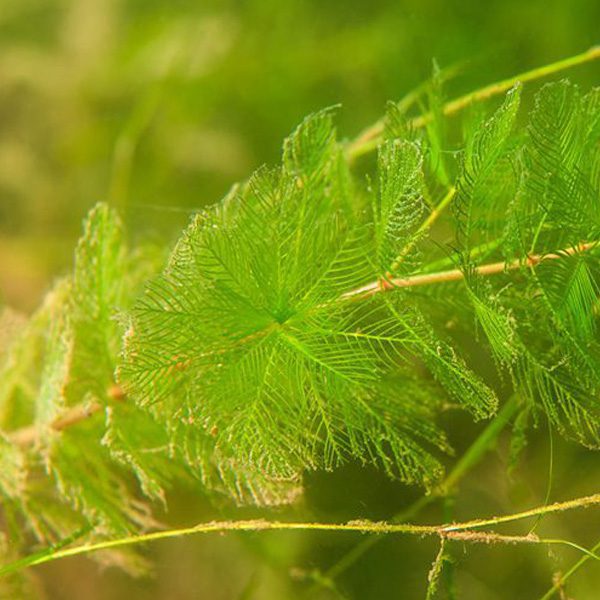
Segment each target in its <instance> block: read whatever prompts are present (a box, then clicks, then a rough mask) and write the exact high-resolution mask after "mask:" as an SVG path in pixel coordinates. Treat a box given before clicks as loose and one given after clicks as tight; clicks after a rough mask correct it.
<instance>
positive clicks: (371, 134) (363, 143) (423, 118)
mask: <svg viewBox="0 0 600 600" xmlns="http://www.w3.org/2000/svg"><path fill="white" fill-rule="evenodd" d="M597 58H600V46H593V47H592V48H590V49H589V50H586V51H585V52H582V53H581V54H576V55H575V56H570V57H569V58H565V59H563V60H559V61H556V62H553V63H550V64H548V65H544V66H542V67H537V68H535V69H531V70H529V71H524V72H523V73H519V74H518V75H515V76H514V77H509V78H508V79H502V80H501V81H496V82H495V83H491V84H489V85H486V86H485V87H482V88H480V89H477V90H475V91H473V92H470V93H468V94H465V95H464V96H460V97H458V98H455V99H454V100H451V101H450V102H448V103H446V104H444V106H443V107H442V113H443V114H444V115H446V116H448V115H452V114H454V113H457V112H459V111H460V110H462V109H463V108H466V107H467V106H469V105H470V104H473V103H474V102H479V101H481V100H487V99H489V98H491V97H493V96H497V95H499V94H502V93H503V92H506V91H507V90H509V89H510V88H511V87H513V85H515V84H516V83H517V82H521V83H526V82H528V81H533V80H536V79H541V78H542V77H547V76H548V75H553V74H554V73H558V72H560V71H564V70H566V69H570V68H572V67H575V66H577V65H581V64H584V63H586V62H590V61H592V60H596V59H597ZM432 119H433V115H432V113H431V112H428V113H425V114H424V115H420V116H418V117H415V118H414V119H411V120H410V121H409V127H411V128H415V129H418V128H421V127H424V126H425V125H427V123H429V122H431V120H432ZM383 130H384V122H383V121H377V122H376V123H375V124H373V125H371V126H370V127H368V128H367V129H365V130H364V131H363V132H362V133H360V134H359V135H358V137H357V138H356V139H355V140H354V141H353V142H351V143H350V144H349V145H348V147H347V149H346V155H347V157H348V160H350V161H351V162H352V161H353V160H355V159H356V158H358V157H359V156H362V155H363V154H367V153H369V152H371V151H372V150H375V148H377V145H378V144H379V142H380V141H381V136H382V134H383Z"/></svg>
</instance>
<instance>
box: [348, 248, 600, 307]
mask: <svg viewBox="0 0 600 600" xmlns="http://www.w3.org/2000/svg"><path fill="white" fill-rule="evenodd" d="M598 243H599V242H597V241H594V242H582V243H581V244H578V245H577V246H572V247H570V248H565V249H564V250H559V251H558V252H555V253H554V252H553V253H550V254H531V255H529V256H528V257H527V258H525V259H520V258H517V259H515V260H512V261H500V262H495V263H488V264H486V265H480V266H478V267H475V269H474V272H475V273H476V274H478V275H495V274H498V273H504V272H506V271H515V270H517V269H520V268H521V267H522V266H523V265H525V266H528V267H535V266H536V265H538V264H540V263H541V262H544V261H547V260H556V259H558V258H564V257H565V255H566V256H572V255H573V254H577V253H578V252H585V251H586V250H591V249H592V248H595V247H596V246H597V245H598ZM464 277H465V274H464V272H463V271H462V270H461V269H450V270H448V271H439V272H437V273H424V274H420V275H411V276H409V277H395V278H393V279H383V278H381V279H379V280H378V281H373V282H371V283H367V284H366V285H363V286H361V287H359V288H356V289H354V290H351V291H349V292H346V293H345V294H342V296H341V299H348V298H355V297H358V298H365V297H368V296H374V295H375V294H378V293H380V292H386V291H389V290H394V289H399V288H407V287H416V286H422V285H431V284H434V283H447V282H449V281H460V280H462V279H464Z"/></svg>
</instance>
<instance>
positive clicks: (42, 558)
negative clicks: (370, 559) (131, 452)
mask: <svg viewBox="0 0 600 600" xmlns="http://www.w3.org/2000/svg"><path fill="white" fill-rule="evenodd" d="M599 504H600V493H599V494H593V495H591V496H584V497H582V498H576V499H574V500H568V501H566V502H556V503H554V504H548V505H545V506H540V507H537V508H532V509H529V510H525V511H521V512H517V513H513V514H510V515H504V516H500V517H491V518H489V519H475V520H472V521H465V522H463V523H444V524H442V525H411V524H407V523H399V524H398V523H386V522H374V521H363V520H359V521H349V522H347V523H302V522H283V521H266V520H263V519H255V520H244V521H212V522H209V523H200V524H199V525H195V526H193V527H185V528H181V529H168V530H165V531H153V532H151V533H144V534H141V535H131V536H126V537H122V538H116V539H111V540H104V541H100V542H94V543H90V544H82V545H79V546H74V547H72V548H64V549H59V550H57V551H56V552H52V553H40V554H39V555H38V556H37V557H36V558H34V559H32V558H31V557H29V558H26V559H22V560H19V561H15V562H13V563H9V564H7V565H4V566H3V567H1V568H0V576H4V575H8V574H10V573H14V572H16V571H19V570H22V569H23V568H24V567H25V566H33V565H39V564H42V563H47V562H50V561H54V560H58V559H60V558H66V557H68V556H78V555H81V554H89V553H91V552H96V551H99V550H109V549H111V548H118V547H122V546H132V545H136V544H142V543H146V542H152V541H156V540H161V539H168V538H175V537H181V536H186V535H194V534H197V533H217V532H227V531H335V532H359V533H377V534H393V533H395V534H407V535H417V536H432V535H434V536H438V537H440V538H445V539H449V540H460V541H467V542H474V543H488V544H489V543H528V544H539V543H567V544H569V545H573V544H571V543H570V542H565V541H563V540H547V541H545V540H543V539H540V538H538V537H537V536H535V535H522V536H519V535H503V534H499V533H495V532H490V531H474V530H476V529H479V528H481V527H486V526H490V525H499V524H502V523H509V522H514V521H519V520H522V519H527V518H530V517H535V516H537V515H540V514H549V513H556V512H562V511H565V510H572V509H574V508H582V507H586V506H592V505H599ZM594 556H595V555H594Z"/></svg>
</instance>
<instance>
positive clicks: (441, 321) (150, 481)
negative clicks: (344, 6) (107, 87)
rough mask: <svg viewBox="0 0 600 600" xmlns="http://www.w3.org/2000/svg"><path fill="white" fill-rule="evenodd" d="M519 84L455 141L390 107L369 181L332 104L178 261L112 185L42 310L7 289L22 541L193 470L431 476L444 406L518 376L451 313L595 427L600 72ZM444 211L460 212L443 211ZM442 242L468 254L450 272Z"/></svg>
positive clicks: (566, 427) (228, 474)
mask: <svg viewBox="0 0 600 600" xmlns="http://www.w3.org/2000/svg"><path fill="white" fill-rule="evenodd" d="M520 97H521V90H520V87H519V86H517V87H515V88H514V89H512V90H511V91H510V92H509V93H508V94H507V96H506V98H505V99H504V101H503V103H502V104H501V106H500V107H499V108H497V109H496V110H495V111H493V113H492V114H491V116H487V117H485V118H483V119H482V120H481V122H480V123H479V124H478V125H477V126H474V127H466V128H465V131H466V132H467V133H466V134H465V137H464V139H462V140H459V141H458V142H457V143H458V144H460V151H457V152H453V153H451V154H450V153H449V154H448V155H444V156H443V158H442V152H443V148H442V146H443V144H444V142H443V141H442V140H443V135H442V133H441V130H440V127H438V126H432V127H429V128H428V129H426V130H425V131H423V132H419V131H411V130H410V128H409V127H404V126H403V124H402V120H403V118H404V115H403V114H402V111H399V109H398V106H395V107H391V109H390V115H389V118H388V127H387V129H386V132H387V133H386V139H385V140H382V141H381V143H380V144H379V147H378V149H377V161H376V165H375V167H374V169H375V171H376V172H375V173H373V174H372V178H371V180H369V181H365V179H364V178H363V177H360V176H357V175H356V174H355V172H353V171H352V170H351V168H350V165H349V161H348V160H347V157H346V155H345V145H344V144H343V143H341V142H339V141H338V139H337V137H336V132H335V128H334V125H333V122H334V118H335V115H334V112H333V111H331V110H325V111H322V112H319V113H316V114H314V115H312V116H310V117H308V118H307V119H305V120H304V121H303V122H302V124H301V125H300V126H299V127H298V128H297V129H296V130H295V131H294V132H293V133H292V134H291V136H290V137H288V138H287V140H286V141H285V143H284V148H283V157H282V160H281V164H280V165H279V166H277V167H273V168H266V167H264V168H261V169H259V170H258V171H257V172H256V173H255V174H254V175H253V176H252V177H251V178H250V179H249V180H248V181H247V182H245V183H242V184H240V185H238V186H235V187H234V188H233V189H232V190H231V192H230V193H229V194H228V195H227V196H226V197H225V199H224V200H223V201H222V202H221V203H219V204H218V205H216V206H214V207H211V208H209V209H207V210H205V211H202V212H199V213H198V214H196V215H195V216H194V217H193V218H192V220H191V223H190V225H189V226H188V228H187V229H186V230H185V231H184V232H183V234H182V237H181V238H180V240H179V241H178V243H177V244H176V246H175V248H174V250H173V251H172V253H171V255H170V256H169V258H168V260H167V262H166V266H165V267H164V268H163V269H162V270H161V267H160V264H161V262H162V261H161V256H160V252H157V251H156V250H153V249H152V248H149V247H142V248H139V249H137V250H132V249H131V248H130V247H129V246H128V244H126V243H125V241H124V239H123V233H122V230H121V225H120V222H119V218H118V216H117V214H116V212H115V211H114V210H113V209H112V208H109V207H108V206H107V205H106V204H99V205H98V206H96V207H95V208H94V209H93V210H92V212H91V214H90V215H89V217H88V219H87V220H86V224H85V230H84V234H83V237H82V239H81V241H80V243H79V244H78V247H77V249H76V252H75V267H74V271H73V273H72V275H70V276H69V277H67V278H65V279H64V280H63V281H61V282H59V283H58V284H57V285H56V288H55V289H54V291H53V292H52V293H51V294H49V296H48V298H47V299H46V302H45V304H44V306H43V307H42V308H41V309H40V311H39V312H38V313H37V314H36V315H34V317H33V318H32V319H31V321H30V322H29V324H28V325H27V326H24V327H22V328H21V329H22V333H20V334H19V333H15V331H14V329H15V328H14V327H10V326H9V323H10V322H11V319H14V316H13V315H11V313H9V312H8V311H5V313H4V314H3V320H4V321H5V322H6V323H7V325H6V326H4V329H6V331H7V335H6V337H10V338H11V340H7V342H6V344H5V345H6V348H7V350H5V351H3V355H2V360H3V363H2V366H1V368H0V369H1V370H0V427H1V429H2V432H3V434H2V435H3V437H2V439H1V444H2V445H1V448H2V453H1V455H0V463H1V466H2V469H1V470H0V493H1V494H2V496H3V499H4V507H5V509H4V512H5V513H6V517H5V519H6V522H7V525H8V528H7V532H8V533H7V535H8V539H9V541H10V542H11V543H12V544H13V545H21V544H22V545H23V546H27V544H28V543H30V541H31V539H36V540H38V541H43V542H46V543H48V542H53V541H56V540H60V539H61V538H64V537H66V536H67V535H70V534H72V532H73V531H77V530H81V528H84V530H85V532H86V533H85V535H86V536H87V538H88V539H92V538H104V537H107V536H114V535H119V534H124V533H126V532H128V531H132V530H140V529H143V528H146V527H149V526H151V525H153V524H154V521H153V516H152V507H156V506H160V505H161V504H164V502H165V490H166V489H168V488H169V486H171V485H172V484H173V483H178V484H181V483H182V482H186V483H190V482H192V481H193V482H194V485H200V486H201V487H202V489H203V490H204V491H206V493H214V494H217V495H219V496H220V497H226V498H231V499H233V500H234V501H235V502H237V503H240V504H245V503H254V504H259V505H269V504H284V503H289V502H292V501H293V500H295V499H296V498H298V496H299V495H300V494H301V493H302V478H303V475H304V474H306V473H307V472H309V471H314V470H332V469H334V468H336V467H339V466H341V465H343V464H346V463H348V462H352V461H354V462H358V463H360V464H363V465H367V464H368V465H371V466H374V467H376V468H378V469H380V470H382V471H383V472H384V473H385V474H386V475H387V476H388V477H390V478H394V479H399V480H401V481H403V482H405V483H410V484H418V485H420V486H423V487H424V488H426V489H427V490H432V489H435V486H436V484H438V483H439V482H440V480H441V477H442V475H443V472H444V469H443V466H442V464H443V460H445V456H446V455H449V454H452V448H451V445H450V443H449V442H448V439H447V435H446V433H445V432H444V430H443V427H442V426H441V425H440V416H441V415H442V414H443V413H445V412H446V411H448V410H456V409H458V410H465V411H467V412H468V413H470V415H471V416H472V417H473V419H475V420H478V419H482V418H488V417H491V416H493V415H494V413H495V411H496V410H497V407H498V403H499V400H498V398H500V399H501V400H502V401H505V399H506V397H507V391H506V389H505V388H504V387H503V386H501V385H500V384H497V383H496V384H494V382H493V381H486V379H489V380H491V379H492V378H491V377H490V376H489V374H488V376H486V377H484V375H483V374H480V373H477V370H478V368H477V366H476V364H472V363H473V362H474V361H471V360H470V359H469V358H468V357H469V348H468V347H466V345H465V344H464V343H463V342H462V341H461V336H460V335H455V334H454V332H453V327H452V325H451V323H452V322H455V323H456V322H459V323H460V327H461V328H462V329H463V330H467V331H470V332H474V333H475V335H477V336H478V339H479V345H480V348H481V352H482V353H489V354H491V355H492V356H493V358H494V359H495V363H496V367H497V370H498V373H499V375H500V378H502V377H504V378H506V377H507V376H508V379H509V380H510V382H511V383H512V386H511V387H512V389H510V390H509V391H508V394H511V395H512V394H515V395H516V396H517V397H518V399H519V402H520V404H521V407H522V411H523V413H522V417H521V418H520V422H521V423H523V424H524V423H525V422H526V421H527V418H526V416H528V415H533V422H534V423H535V422H537V421H538V420H539V419H540V418H547V420H548V422H549V423H550V425H551V427H553V428H556V429H557V430H559V431H560V432H561V433H564V434H566V435H567V436H568V437H569V438H572V439H575V440H576V441H578V442H580V443H582V444H584V445H586V446H590V447H597V446H598V444H599V443H600V431H599V427H600V409H599V403H598V395H599V393H600V375H599V373H600V363H599V362H598V361H599V360H600V354H599V350H600V349H599V347H598V340H597V336H596V320H597V310H598V292H599V288H598V285H599V283H598V276H599V274H600V270H599V267H600V264H599V256H600V254H599V251H598V248H597V246H598V243H599V242H600V231H599V225H600V222H599V217H598V214H600V213H599V211H598V202H599V198H600V196H599V193H600V190H599V187H598V186H599V175H598V174H599V172H600V159H599V158H598V156H599V155H598V152H597V148H598V144H599V143H600V127H599V126H598V123H600V102H599V101H598V97H599V95H598V92H597V91H595V90H594V91H592V92H589V93H588V94H586V95H582V94H581V93H580V91H579V90H578V88H577V87H576V86H574V85H572V84H570V83H568V82H566V81H563V82H559V83H554V84H550V85H547V86H545V87H543V88H542V89H541V90H540V91H539V92H538V94H537V96H536V99H535V106H534V108H533V110H532V111H531V113H530V115H529V116H528V117H524V116H521V115H520V114H519V105H520ZM433 108H435V106H434V107H433ZM434 113H435V114H433V121H431V122H432V123H433V124H434V125H435V123H436V119H437V120H439V119H440V118H441V117H440V115H441V112H440V110H437V112H435V111H434ZM390 123H393V124H394V126H393V127H392V126H391V125H390ZM521 123H526V129H524V128H523V126H521ZM438 125H440V126H441V124H438ZM394 132H396V133H398V132H405V133H406V137H396V136H395V135H394ZM442 160H443V166H442V163H441V162H440V161H442ZM450 177H452V179H453V186H454V187H453V188H451V189H450V194H451V193H452V190H453V189H454V188H455V189H456V197H455V198H454V202H453V208H454V211H453V213H452V214H451V215H450V214H444V215H441V214H438V212H436V211H437V209H436V208H435V206H432V204H431V202H430V199H431V198H432V197H433V196H435V195H436V194H437V192H438V191H439V190H442V192H443V193H444V196H445V197H446V198H451V195H450V196H448V193H449V192H448V189H447V188H446V186H447V184H448V182H449V181H450V179H449V178H450ZM428 217H429V218H430V223H432V222H433V220H434V219H440V220H443V221H444V224H445V226H446V227H447V228H448V229H447V231H451V235H450V236H448V234H447V233H446V237H445V238H442V239H441V240H440V239H439V238H435V237H432V236H431V235H430V233H431V232H430V230H429V225H427V226H425V225H424V223H426V221H425V220H426V219H427V218H428ZM440 241H441V243H440ZM484 261H485V262H486V263H490V262H491V263H493V262H494V261H504V269H502V268H500V269H496V270H492V271H486V270H485V268H483V269H482V268H481V266H482V264H483V263H484ZM441 263H442V264H446V265H447V267H449V268H450V269H452V268H453V267H456V268H459V269H461V271H462V273H456V272H453V273H454V274H453V275H452V277H446V278H445V277H444V275H443V274H442V275H441V276H440V275H439V274H437V275H436V273H435V272H436V271H437V270H438V267H439V265H440V264H441ZM428 275H429V277H427V276H428ZM417 284H418V285H417ZM4 321H3V322H4ZM496 388H497V389H496ZM86 407H87V410H88V411H89V413H90V417H89V418H87V419H83V418H78V419H76V422H75V423H67V424H65V423H61V418H64V416H65V415H66V414H70V413H69V411H73V410H79V411H84V413H85V410H86ZM525 429H526V428H525V427H521V433H523V431H524V430H525ZM23 436H25V437H23ZM519 443H521V445H522V440H521V441H520V442H519ZM42 506H43V509H42ZM109 558H111V559H112V560H122V556H121V555H120V554H116V553H115V554H113V555H112V556H111V557H109ZM128 558H129V559H130V562H129V566H130V567H133V568H135V567H137V566H139V565H138V564H137V563H136V562H135V557H131V556H130V557H128Z"/></svg>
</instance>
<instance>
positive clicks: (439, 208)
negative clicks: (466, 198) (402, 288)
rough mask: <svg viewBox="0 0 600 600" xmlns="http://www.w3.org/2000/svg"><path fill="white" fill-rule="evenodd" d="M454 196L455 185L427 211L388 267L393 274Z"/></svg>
mask: <svg viewBox="0 0 600 600" xmlns="http://www.w3.org/2000/svg"><path fill="white" fill-rule="evenodd" d="M455 196H456V187H454V186H451V187H450V188H449V189H448V191H447V192H446V195H445V196H444V197H443V198H442V199H441V200H440V202H439V204H438V205H437V206H436V207H435V208H434V209H433V210H432V211H431V212H430V213H429V215H428V217H427V218H426V219H425V220H424V221H423V223H421V225H420V226H419V228H418V229H417V235H416V236H415V237H414V238H413V239H412V241H411V242H409V243H408V244H406V246H404V248H402V251H401V252H400V254H398V256H397V257H396V258H395V259H394V261H393V262H392V266H391V267H390V273H392V274H393V273H395V272H396V270H397V269H398V267H399V266H400V264H401V262H402V260H403V259H404V257H405V256H406V255H407V254H408V253H409V252H410V251H411V250H412V249H413V248H414V247H415V245H416V243H417V241H418V240H419V236H420V235H421V234H422V233H425V232H426V231H428V230H429V229H430V228H431V226H432V225H433V224H434V223H435V222H436V221H437V220H438V218H439V217H440V215H441V214H442V213H443V212H444V210H445V209H446V207H447V206H448V205H449V204H450V202H452V200H453V199H454V197H455Z"/></svg>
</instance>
